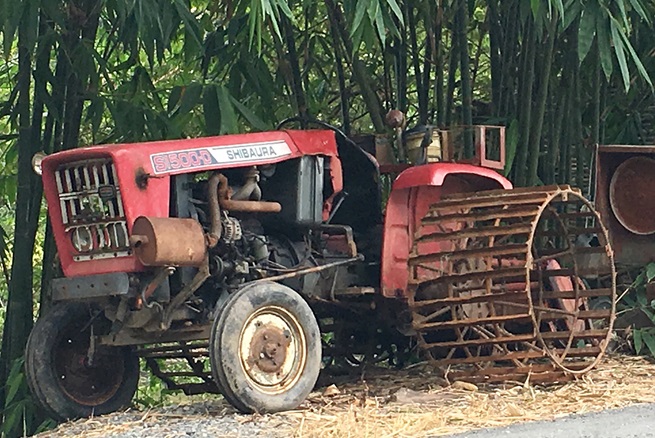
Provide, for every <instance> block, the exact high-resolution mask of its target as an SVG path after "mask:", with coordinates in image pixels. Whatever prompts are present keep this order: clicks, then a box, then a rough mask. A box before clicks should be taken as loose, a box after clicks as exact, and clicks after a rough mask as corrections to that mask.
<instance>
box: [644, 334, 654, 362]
mask: <svg viewBox="0 0 655 438" xmlns="http://www.w3.org/2000/svg"><path fill="white" fill-rule="evenodd" d="M642 340H643V341H644V344H646V347H647V348H648V352H649V353H650V355H651V356H655V336H653V333H651V331H650V330H648V331H646V330H644V332H643V333H642Z"/></svg>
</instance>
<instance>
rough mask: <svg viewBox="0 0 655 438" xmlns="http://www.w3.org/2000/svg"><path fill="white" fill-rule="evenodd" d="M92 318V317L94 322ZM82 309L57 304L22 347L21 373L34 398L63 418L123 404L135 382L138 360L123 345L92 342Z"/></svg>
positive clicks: (85, 311) (88, 317)
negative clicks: (108, 345)
mask: <svg viewBox="0 0 655 438" xmlns="http://www.w3.org/2000/svg"><path fill="white" fill-rule="evenodd" d="M96 322H97V321H96ZM93 325H94V321H93V320H92V317H91V315H90V314H89V311H88V307H87V306H85V305H82V304H68V303H66V304H59V305H57V306H55V307H54V308H53V309H52V310H51V311H50V312H49V313H47V314H46V315H45V316H44V317H42V318H40V319H39V320H38V321H37V322H36V324H35V326H34V328H33V330H32V332H31V333H30V337H29V339H28V342H27V346H26V357H25V373H26V377H27V382H28V385H29V387H30V390H31V391H32V394H33V395H34V397H35V399H36V400H37V402H38V403H39V404H40V405H41V406H42V407H43V408H45V409H46V410H47V411H48V412H49V413H50V414H51V415H52V416H53V417H55V418H57V419H59V420H68V419H75V418H82V417H89V416H91V415H102V414H107V413H110V412H114V411H117V410H119V409H121V408H123V407H126V406H127V405H129V403H130V402H131V400H132V397H133V396H134V393H135V392H136V388H137V385H138V381H139V360H138V357H136V355H134V354H133V352H132V350H131V349H130V348H129V347H106V346H99V345H98V346H95V347H94V348H95V352H94V353H93V355H92V356H93V358H92V360H89V355H88V352H89V347H90V336H91V330H92V327H93Z"/></svg>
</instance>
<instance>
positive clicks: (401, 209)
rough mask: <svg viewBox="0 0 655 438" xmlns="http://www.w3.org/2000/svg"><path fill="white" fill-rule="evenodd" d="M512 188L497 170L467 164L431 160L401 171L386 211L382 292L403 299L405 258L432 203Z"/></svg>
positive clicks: (405, 286)
mask: <svg viewBox="0 0 655 438" xmlns="http://www.w3.org/2000/svg"><path fill="white" fill-rule="evenodd" d="M512 187H513V186H512V183H511V182H510V181H509V180H508V179H507V178H505V177H504V176H502V175H500V174H499V173H497V172H495V171H493V170H491V169H486V168H484V167H479V166H473V165H470V164H460V163H433V164H426V165H423V166H416V167H411V168H409V169H407V170H405V171H404V172H402V173H401V174H400V175H399V176H398V178H397V179H396V181H394V184H393V187H392V190H391V194H390V196H389V201H388V202H387V208H386V213H385V220H384V234H383V236H384V240H383V243H382V260H381V265H382V266H381V290H382V295H384V296H385V297H395V298H406V296H407V281H408V276H409V270H408V268H407V261H408V259H409V252H410V251H411V249H412V243H413V237H414V233H415V231H416V230H417V228H418V227H419V225H420V221H421V219H422V218H423V217H424V216H425V214H426V213H427V211H428V209H429V208H430V206H431V205H432V204H434V203H435V202H437V201H439V200H440V199H441V197H442V196H444V195H447V194H452V193H461V192H476V191H482V190H493V189H511V188H512ZM434 244H435V245H439V243H434Z"/></svg>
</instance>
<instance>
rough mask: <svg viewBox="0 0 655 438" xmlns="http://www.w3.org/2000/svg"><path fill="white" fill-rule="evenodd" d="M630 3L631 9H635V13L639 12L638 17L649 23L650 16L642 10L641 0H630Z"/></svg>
mask: <svg viewBox="0 0 655 438" xmlns="http://www.w3.org/2000/svg"><path fill="white" fill-rule="evenodd" d="M630 4H631V5H632V9H634V10H635V11H637V14H639V18H641V19H642V20H644V21H645V22H647V23H649V24H650V17H649V16H648V14H647V13H646V11H645V10H644V8H643V6H642V5H641V2H640V1H639V0H630Z"/></svg>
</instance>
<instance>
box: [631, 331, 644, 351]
mask: <svg viewBox="0 0 655 438" xmlns="http://www.w3.org/2000/svg"><path fill="white" fill-rule="evenodd" d="M632 341H633V342H634V347H635V354H639V352H640V351H641V349H642V348H644V341H643V339H642V338H641V329H635V330H634V331H633V332H632Z"/></svg>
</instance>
